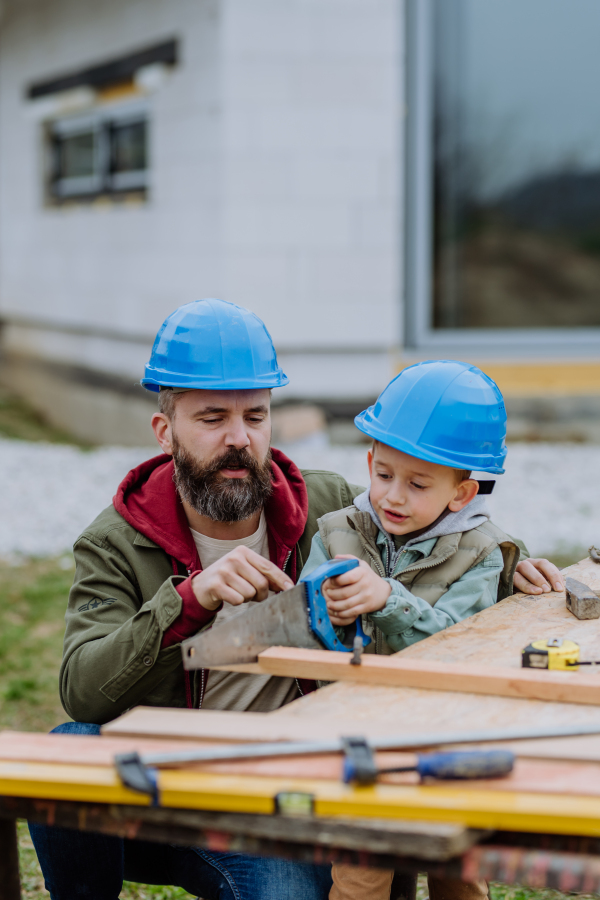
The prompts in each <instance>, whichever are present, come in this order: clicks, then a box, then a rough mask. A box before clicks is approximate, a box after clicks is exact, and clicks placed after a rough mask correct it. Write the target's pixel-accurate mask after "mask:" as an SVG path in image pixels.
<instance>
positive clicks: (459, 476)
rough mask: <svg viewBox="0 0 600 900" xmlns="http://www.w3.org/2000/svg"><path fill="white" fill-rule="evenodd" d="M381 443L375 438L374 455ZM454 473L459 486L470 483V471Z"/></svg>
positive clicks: (460, 470)
mask: <svg viewBox="0 0 600 900" xmlns="http://www.w3.org/2000/svg"><path fill="white" fill-rule="evenodd" d="M380 443H381V441H377V440H375V438H373V443H372V445H371V452H372V453H375V450H376V449H377V447H378V445H379V444H380ZM448 468H451V467H450V466H449V467H448ZM452 471H453V472H454V475H455V478H456V483H457V484H460V483H461V481H468V480H469V478H470V477H471V470H470V469H452Z"/></svg>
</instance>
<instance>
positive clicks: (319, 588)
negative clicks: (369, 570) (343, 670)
mask: <svg viewBox="0 0 600 900" xmlns="http://www.w3.org/2000/svg"><path fill="white" fill-rule="evenodd" d="M357 565H358V560H357V559H330V560H328V561H327V562H324V563H323V564H322V565H320V566H319V567H318V568H316V569H315V570H314V571H313V572H311V573H310V575H306V576H305V577H304V578H302V579H301V581H302V583H303V584H304V586H305V588H306V600H307V603H308V614H309V617H310V627H311V629H312V630H313V631H314V633H315V634H316V635H317V637H318V638H319V640H320V641H321V643H323V644H324V645H325V647H326V648H327V649H328V650H339V651H341V652H342V653H350V652H351V650H350V648H349V647H345V646H344V645H343V643H342V642H341V641H340V639H339V638H338V636H337V634H336V633H335V629H334V627H333V625H332V624H331V620H330V618H329V613H328V612H327V603H326V602H325V597H324V596H323V582H324V581H327V579H328V578H335V577H336V576H337V575H343V574H344V572H349V571H350V570H351V569H355V568H356V567H357ZM356 636H357V637H360V638H361V639H362V642H363V647H366V646H367V644H370V643H371V638H370V637H367V635H366V634H365V633H364V631H363V629H362V625H361V621H360V616H359V617H358V619H357V620H356Z"/></svg>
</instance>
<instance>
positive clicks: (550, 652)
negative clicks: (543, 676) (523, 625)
mask: <svg viewBox="0 0 600 900" xmlns="http://www.w3.org/2000/svg"><path fill="white" fill-rule="evenodd" d="M522 665H523V667H524V668H526V669H570V670H572V671H573V670H576V669H577V668H578V667H579V644H576V643H575V641H567V640H563V639H562V638H551V639H550V640H547V641H533V643H532V644H529V646H528V647H525V649H524V650H523V657H522Z"/></svg>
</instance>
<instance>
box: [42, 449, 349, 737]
mask: <svg viewBox="0 0 600 900" xmlns="http://www.w3.org/2000/svg"><path fill="white" fill-rule="evenodd" d="M272 452H273V463H272V473H273V493H272V495H271V497H270V498H269V500H268V501H267V503H266V504H265V516H266V520H267V529H268V533H269V549H270V556H271V560H272V561H273V562H274V563H275V564H276V565H278V566H279V567H280V568H282V569H284V570H285V571H286V572H287V573H288V574H289V575H290V577H291V578H292V579H293V580H294V581H296V579H297V577H298V575H299V573H300V571H301V570H302V566H303V565H304V563H305V561H306V559H307V558H308V555H309V552H310V545H311V540H312V537H313V535H314V534H315V532H316V531H317V527H318V526H317V519H318V518H320V517H321V516H324V515H325V514H326V513H328V512H332V511H333V510H336V509H343V508H344V507H347V506H349V505H350V504H351V503H352V501H353V499H354V497H355V496H357V495H358V494H359V493H361V491H362V490H363V488H361V487H357V486H354V485H350V484H348V483H347V482H346V481H345V480H344V479H343V478H342V477H341V476H339V475H336V474H334V473H333V472H320V471H304V472H302V473H301V472H300V470H299V469H298V468H297V467H296V466H295V464H294V463H293V462H292V461H291V460H289V459H288V458H287V457H286V456H285V455H284V454H283V453H281V452H280V451H278V450H273V451H272ZM74 553H75V563H76V571H75V582H74V584H73V587H72V589H71V593H70V596H69V605H68V609H67V613H66V631H65V641H64V653H63V663H62V667H61V671H60V696H61V701H62V704H63V706H64V708H65V710H66V712H67V713H68V714H69V715H70V716H71V717H72V718H73V719H75V720H76V721H79V722H93V723H98V724H102V723H104V722H108V721H110V720H111V719H114V718H115V717H116V716H118V715H120V714H121V713H123V712H125V711H126V710H127V709H129V708H131V707H132V706H137V705H139V704H144V705H148V706H178V707H185V706H193V707H197V706H198V702H199V684H198V683H199V680H200V679H199V673H198V672H194V673H191V676H192V677H191V678H190V677H189V675H188V673H184V670H183V666H182V662H181V649H180V643H181V641H182V640H183V639H184V638H185V637H189V636H191V635H192V634H195V633H196V632H197V631H198V630H200V628H202V627H206V626H207V625H208V624H210V621H211V620H212V617H213V616H214V613H213V612H208V611H207V610H204V608H203V607H201V606H200V604H199V603H198V602H197V600H196V599H195V597H194V594H193V591H192V589H191V575H192V573H194V572H196V571H198V570H199V569H200V561H199V559H198V555H197V551H196V547H195V545H194V541H193V538H192V535H191V532H190V529H189V526H188V523H187V520H186V518H185V514H184V511H183V507H182V505H181V503H180V501H179V499H178V496H177V492H176V490H175V486H174V483H173V463H172V460H171V458H170V457H167V456H159V457H155V458H154V459H151V460H148V461H147V462H145V463H143V464H142V465H141V466H138V467H137V468H136V469H133V470H132V471H131V472H130V473H129V474H128V475H127V477H126V478H125V479H124V481H123V482H122V484H121V485H120V487H119V490H118V492H117V495H116V496H115V498H114V501H113V506H111V507H109V508H108V509H106V510H104V512H102V513H101V514H100V515H99V516H98V518H97V519H96V520H95V521H94V522H92V524H91V525H90V526H89V528H87V529H86V530H85V531H84V532H83V534H82V535H81V537H80V538H79V539H78V540H77V542H76V544H75V547H74Z"/></svg>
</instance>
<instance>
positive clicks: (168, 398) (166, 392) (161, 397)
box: [158, 388, 177, 419]
mask: <svg viewBox="0 0 600 900" xmlns="http://www.w3.org/2000/svg"><path fill="white" fill-rule="evenodd" d="M176 403H177V394H176V393H175V391H172V390H171V388H161V389H160V391H159V392H158V411H159V412H161V413H162V414H163V415H164V416H166V417H167V419H172V418H173V416H174V415H175V404H176Z"/></svg>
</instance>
